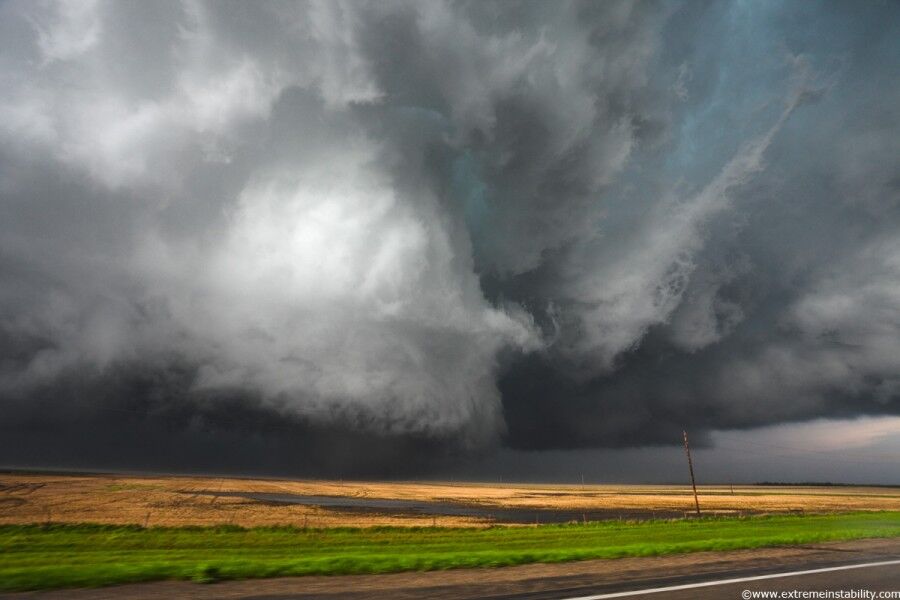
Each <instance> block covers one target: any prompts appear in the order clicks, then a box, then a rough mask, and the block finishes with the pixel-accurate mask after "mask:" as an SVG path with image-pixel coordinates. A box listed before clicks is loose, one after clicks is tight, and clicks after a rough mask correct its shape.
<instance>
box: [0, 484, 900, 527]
mask: <svg viewBox="0 0 900 600" xmlns="http://www.w3.org/2000/svg"><path fill="white" fill-rule="evenodd" d="M233 493H244V494H251V495H254V494H264V495H266V494H268V495H277V496H279V497H284V496H338V497H348V498H355V499H362V498H367V499H394V500H405V501H409V500H414V501H420V502H433V503H440V504H441V505H443V506H451V507H468V508H472V507H474V508H478V509H483V515H482V516H471V515H454V514H437V515H433V514H416V513H415V512H404V511H396V510H395V511H380V510H377V509H354V510H348V509H346V508H344V509H341V508H328V507H322V506H314V505H303V504H290V503H282V502H273V501H266V500H259V499H253V498H247V497H240V496H231V495H217V494H233ZM693 502H694V500H693V496H692V494H691V490H690V487H689V486H644V485H587V486H581V485H535V484H504V485H496V484H477V483H417V482H390V483H386V482H350V481H344V482H338V481H289V480H272V479H235V478H215V477H152V476H148V477H140V476H124V475H123V476H120V475H50V474H21V473H14V472H13V473H9V472H6V473H0V524H5V523H34V522H47V521H53V522H94V523H117V524H126V523H134V524H139V525H150V526H152V525H216V524H234V525H241V526H246V527H249V526H257V525H295V526H301V527H302V526H307V527H335V526H373V525H404V526H414V525H418V526H432V525H437V526H475V527H477V526H484V525H488V524H491V523H493V522H495V519H494V518H492V512H493V511H504V510H506V511H517V510H520V511H522V512H523V514H524V513H527V512H528V511H567V512H566V513H565V514H567V515H568V514H569V513H573V514H581V513H583V514H585V515H591V516H589V517H587V518H588V519H596V518H635V517H636V516H639V517H652V516H659V517H672V516H682V515H684V514H685V513H689V512H690V511H692V510H693ZM700 505H701V508H702V509H703V510H704V512H705V513H717V514H735V513H778V512H799V511H803V512H837V511H851V510H854V511H855V510H900V488H882V487H879V488H873V487H782V486H775V487H762V486H735V487H734V491H733V493H732V490H731V488H730V487H729V486H703V487H701V488H700ZM534 514H535V515H537V518H540V514H549V513H548V512H544V513H541V512H534ZM597 515H601V516H600V517H598V516H597Z"/></svg>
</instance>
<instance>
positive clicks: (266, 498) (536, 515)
mask: <svg viewBox="0 0 900 600" xmlns="http://www.w3.org/2000/svg"><path fill="white" fill-rule="evenodd" d="M200 493H202V494H206V495H211V496H223V497H237V498H246V499H248V500H254V501H256V502H263V503H266V504H301V505H304V506H321V507H324V508H329V509H332V510H338V511H347V512H363V513H372V514H392V515H427V516H432V515H433V516H452V517H474V518H479V519H485V520H488V521H493V522H497V523H522V524H525V523H568V522H571V521H582V520H588V521H609V520H617V519H628V520H632V519H633V520H646V519H671V518H680V517H683V516H684V513H683V512H681V511H650V510H644V511H629V510H612V509H610V510H587V511H581V510H553V509H547V508H499V507H494V506H479V505H473V504H458V503H453V502H425V501H422V500H400V499H391V498H355V497H348V496H305V495H301V494H269V493H261V492H200Z"/></svg>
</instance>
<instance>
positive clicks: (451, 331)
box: [144, 141, 537, 433]
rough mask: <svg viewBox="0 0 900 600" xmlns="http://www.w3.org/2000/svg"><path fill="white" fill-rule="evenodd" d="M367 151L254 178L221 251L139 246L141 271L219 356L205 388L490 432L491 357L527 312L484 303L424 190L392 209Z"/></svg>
mask: <svg viewBox="0 0 900 600" xmlns="http://www.w3.org/2000/svg"><path fill="white" fill-rule="evenodd" d="M373 151H374V150H373V148H372V147H371V144H368V143H367V142H365V141H360V142H359V144H358V147H356V148H353V147H349V146H344V147H343V148H342V153H341V154H340V155H337V156H334V155H328V154H326V155H325V156H321V157H319V159H320V160H321V161H322V162H321V163H318V164H315V165H298V166H297V168H296V170H291V171H290V172H288V173H281V174H270V173H265V174H260V175H259V176H258V177H257V178H256V179H255V180H253V181H251V182H250V183H249V184H248V186H247V188H246V189H245V190H244V191H243V192H242V194H241V198H240V202H239V203H238V205H237V206H236V208H235V210H234V211H233V213H232V214H231V215H230V218H229V227H228V231H227V233H226V235H225V239H224V240H222V241H221V243H220V244H216V245H215V247H213V248H211V249H209V252H208V253H205V252H204V253H201V254H200V255H199V256H196V258H194V259H193V260H188V261H187V262H186V263H185V262H182V261H183V259H184V256H185V254H188V255H190V254H191V252H190V251H188V252H184V251H182V250H181V249H180V248H178V247H177V246H173V247H169V246H166V245H165V244H164V243H161V242H159V241H158V240H151V241H149V242H148V246H147V248H145V255H144V256H145V264H146V268H147V269H148V270H150V271H151V272H155V273H156V274H157V276H158V277H160V278H161V279H163V281H160V283H159V285H158V287H157V288H156V289H158V290H167V291H165V292H164V293H165V294H166V300H167V305H168V306H169V309H170V310H171V311H172V315H173V318H174V320H175V321H176V322H177V323H179V324H181V326H182V327H183V328H184V329H185V330H186V331H188V332H190V333H189V335H190V337H191V339H196V340H202V341H203V344H204V347H205V348H217V349H218V350H216V351H215V353H213V354H211V355H210V356H209V359H208V361H204V366H203V369H202V371H201V380H200V382H199V385H200V386H202V387H209V388H226V389H227V388H239V387H242V386H246V387H250V388H251V389H254V390H261V391H262V392H263V393H264V395H265V396H266V397H268V398H271V399H273V401H277V402H279V403H282V404H284V405H285V406H286V407H287V408H290V409H293V410H297V411H300V412H301V413H305V414H310V415H311V416H322V417H327V416H329V414H333V413H334V412H335V411H339V412H340V411H347V412H349V413H354V412H355V411H362V412H363V414H364V416H365V418H366V419H369V420H371V421H372V422H373V423H375V424H376V425H378V427H379V429H382V430H391V429H392V428H398V429H400V430H414V431H431V432H438V433H439V432H443V431H448V430H453V429H459V428H462V427H463V426H466V425H469V424H472V423H476V424H478V425H479V426H480V427H484V428H485V429H487V430H492V429H493V428H494V427H496V425H497V418H498V415H497V412H496V411H497V409H498V407H499V404H498V401H499V398H498V395H497V392H496V389H495V387H494V383H493V378H494V369H495V364H494V355H495V354H496V352H497V351H498V350H499V349H500V348H502V347H504V346H508V345H509V346H514V347H517V348H522V349H528V348H530V347H534V346H535V345H536V344H537V338H536V336H535V333H534V332H533V330H532V327H531V325H530V321H529V319H528V318H527V317H523V316H518V315H515V316H513V315H510V314H508V313H506V312H504V311H501V310H499V309H494V308H491V307H490V306H489V305H487V303H486V302H485V301H484V299H483V298H482V296H481V293H480V290H479V288H478V282H477V279H476V277H475V276H474V274H472V273H471V271H462V270H460V269H459V265H458V264H457V263H458V257H457V256H455V249H454V247H453V243H452V241H451V240H450V238H449V237H448V235H447V232H446V231H445V230H443V228H442V227H441V223H440V218H439V216H438V215H437V214H436V213H435V211H436V209H437V204H436V202H435V201H434V199H433V198H431V199H429V198H428V197H427V194H428V192H427V190H423V197H422V198H418V199H417V202H416V204H414V205H410V204H408V203H404V202H403V200H402V199H401V198H399V197H398V196H397V192H396V191H395V190H394V189H392V188H391V186H390V184H389V182H388V181H387V180H386V179H385V177H384V176H383V175H380V174H379V173H377V172H373V171H372V170H371V169H370V168H367V167H366V163H367V162H368V159H370V158H371V156H369V155H368V153H371V152H373ZM151 277H152V275H151ZM395 433H396V431H395Z"/></svg>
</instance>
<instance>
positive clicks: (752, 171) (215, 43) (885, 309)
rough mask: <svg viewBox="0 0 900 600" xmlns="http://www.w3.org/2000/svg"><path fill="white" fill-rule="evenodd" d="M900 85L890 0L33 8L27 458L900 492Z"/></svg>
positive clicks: (13, 226)
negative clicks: (687, 465)
mask: <svg viewBox="0 0 900 600" xmlns="http://www.w3.org/2000/svg"><path fill="white" fill-rule="evenodd" d="M898 72H900V4H898V3H896V2H890V1H880V2H879V1H877V0H872V1H870V2H853V3H851V2H794V3H784V2H774V1H773V2H766V1H753V2H745V1H733V2H708V3H707V2H700V1H693V2H688V3H680V2H662V3H657V2H616V1H604V2H589V3H579V2H574V3H563V2H552V3H551V2H546V3H545V2H522V3H517V2H497V3H494V2H481V1H479V2H457V3H444V2H436V1H424V2H412V1H409V2H383V1H382V2H375V3H366V2H349V3H341V2H333V1H327V2H236V3H232V2H213V3H205V2H194V1H184V2H163V1H159V2H142V1H136V0H135V1H118V2H110V3H107V2H93V1H87V0H85V1H80V2H66V3H55V2H32V1H22V2H17V1H10V0H6V1H3V2H0V412H2V418H0V464H3V465H9V466H55V467H60V466H68V467H79V468H122V469H155V470H165V469H172V470H181V471H220V472H241V473H279V474H294V475H329V476H336V475H340V476H353V475H359V476H397V477H410V476H416V477H432V476H443V475H447V474H451V475H453V476H460V477H465V476H471V477H483V478H494V477H499V476H503V474H504V473H506V476H507V477H508V478H531V479H535V478H541V479H561V480H573V479H575V478H579V477H580V475H581V474H582V473H583V472H585V471H587V473H588V474H589V476H590V477H591V478H592V479H594V480H598V481H599V480H610V481H612V480H623V481H624V480H630V481H664V480H672V481H674V480H677V478H678V477H681V475H682V474H680V473H678V472H677V471H673V469H678V468H681V467H682V466H683V465H682V458H681V455H680V454H679V452H680V450H679V448H678V446H677V444H678V443H679V442H680V438H681V431H682V429H687V430H688V431H689V432H690V434H691V436H692V439H693V440H694V443H695V445H696V446H697V447H698V463H699V465H698V467H699V466H703V468H704V469H705V471H701V472H702V473H703V474H704V477H705V478H706V480H707V481H711V480H723V481H724V480H733V479H738V480H746V481H758V480H778V479H782V480H790V481H797V480H819V481H821V480H836V481H871V482H891V481H893V482H900V466H898V465H900V462H898V461H897V460H895V459H896V457H897V456H898V455H900V418H898V415H900V77H898ZM673 444H674V445H673ZM670 457H674V458H672V459H671V460H673V461H675V462H674V463H672V462H668V461H669V460H670ZM584 465H587V466H584ZM675 465H677V466H675Z"/></svg>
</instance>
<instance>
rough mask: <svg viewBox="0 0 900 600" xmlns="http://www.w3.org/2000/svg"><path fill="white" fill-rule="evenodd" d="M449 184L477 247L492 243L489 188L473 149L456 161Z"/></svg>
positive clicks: (464, 152) (466, 151) (465, 152)
mask: <svg viewBox="0 0 900 600" xmlns="http://www.w3.org/2000/svg"><path fill="white" fill-rule="evenodd" d="M450 183H451V188H452V190H453V195H454V197H455V198H456V199H457V201H458V202H459V204H460V206H461V207H462V212H463V218H464V219H465V222H466V228H467V229H468V230H469V235H470V237H471V239H472V243H473V244H474V245H475V246H476V248H478V247H483V246H484V245H486V244H487V243H488V242H489V239H488V237H487V236H488V232H489V231H490V226H489V225H490V221H491V216H492V209H491V205H490V196H489V194H490V191H489V189H488V186H487V184H486V183H485V182H484V180H483V179H482V177H481V169H480V165H479V164H478V159H477V158H476V156H475V155H474V154H473V153H472V152H471V151H469V150H465V151H463V152H462V154H460V155H459V156H458V157H457V158H456V159H455V160H454V161H453V164H452V167H451V175H450Z"/></svg>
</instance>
